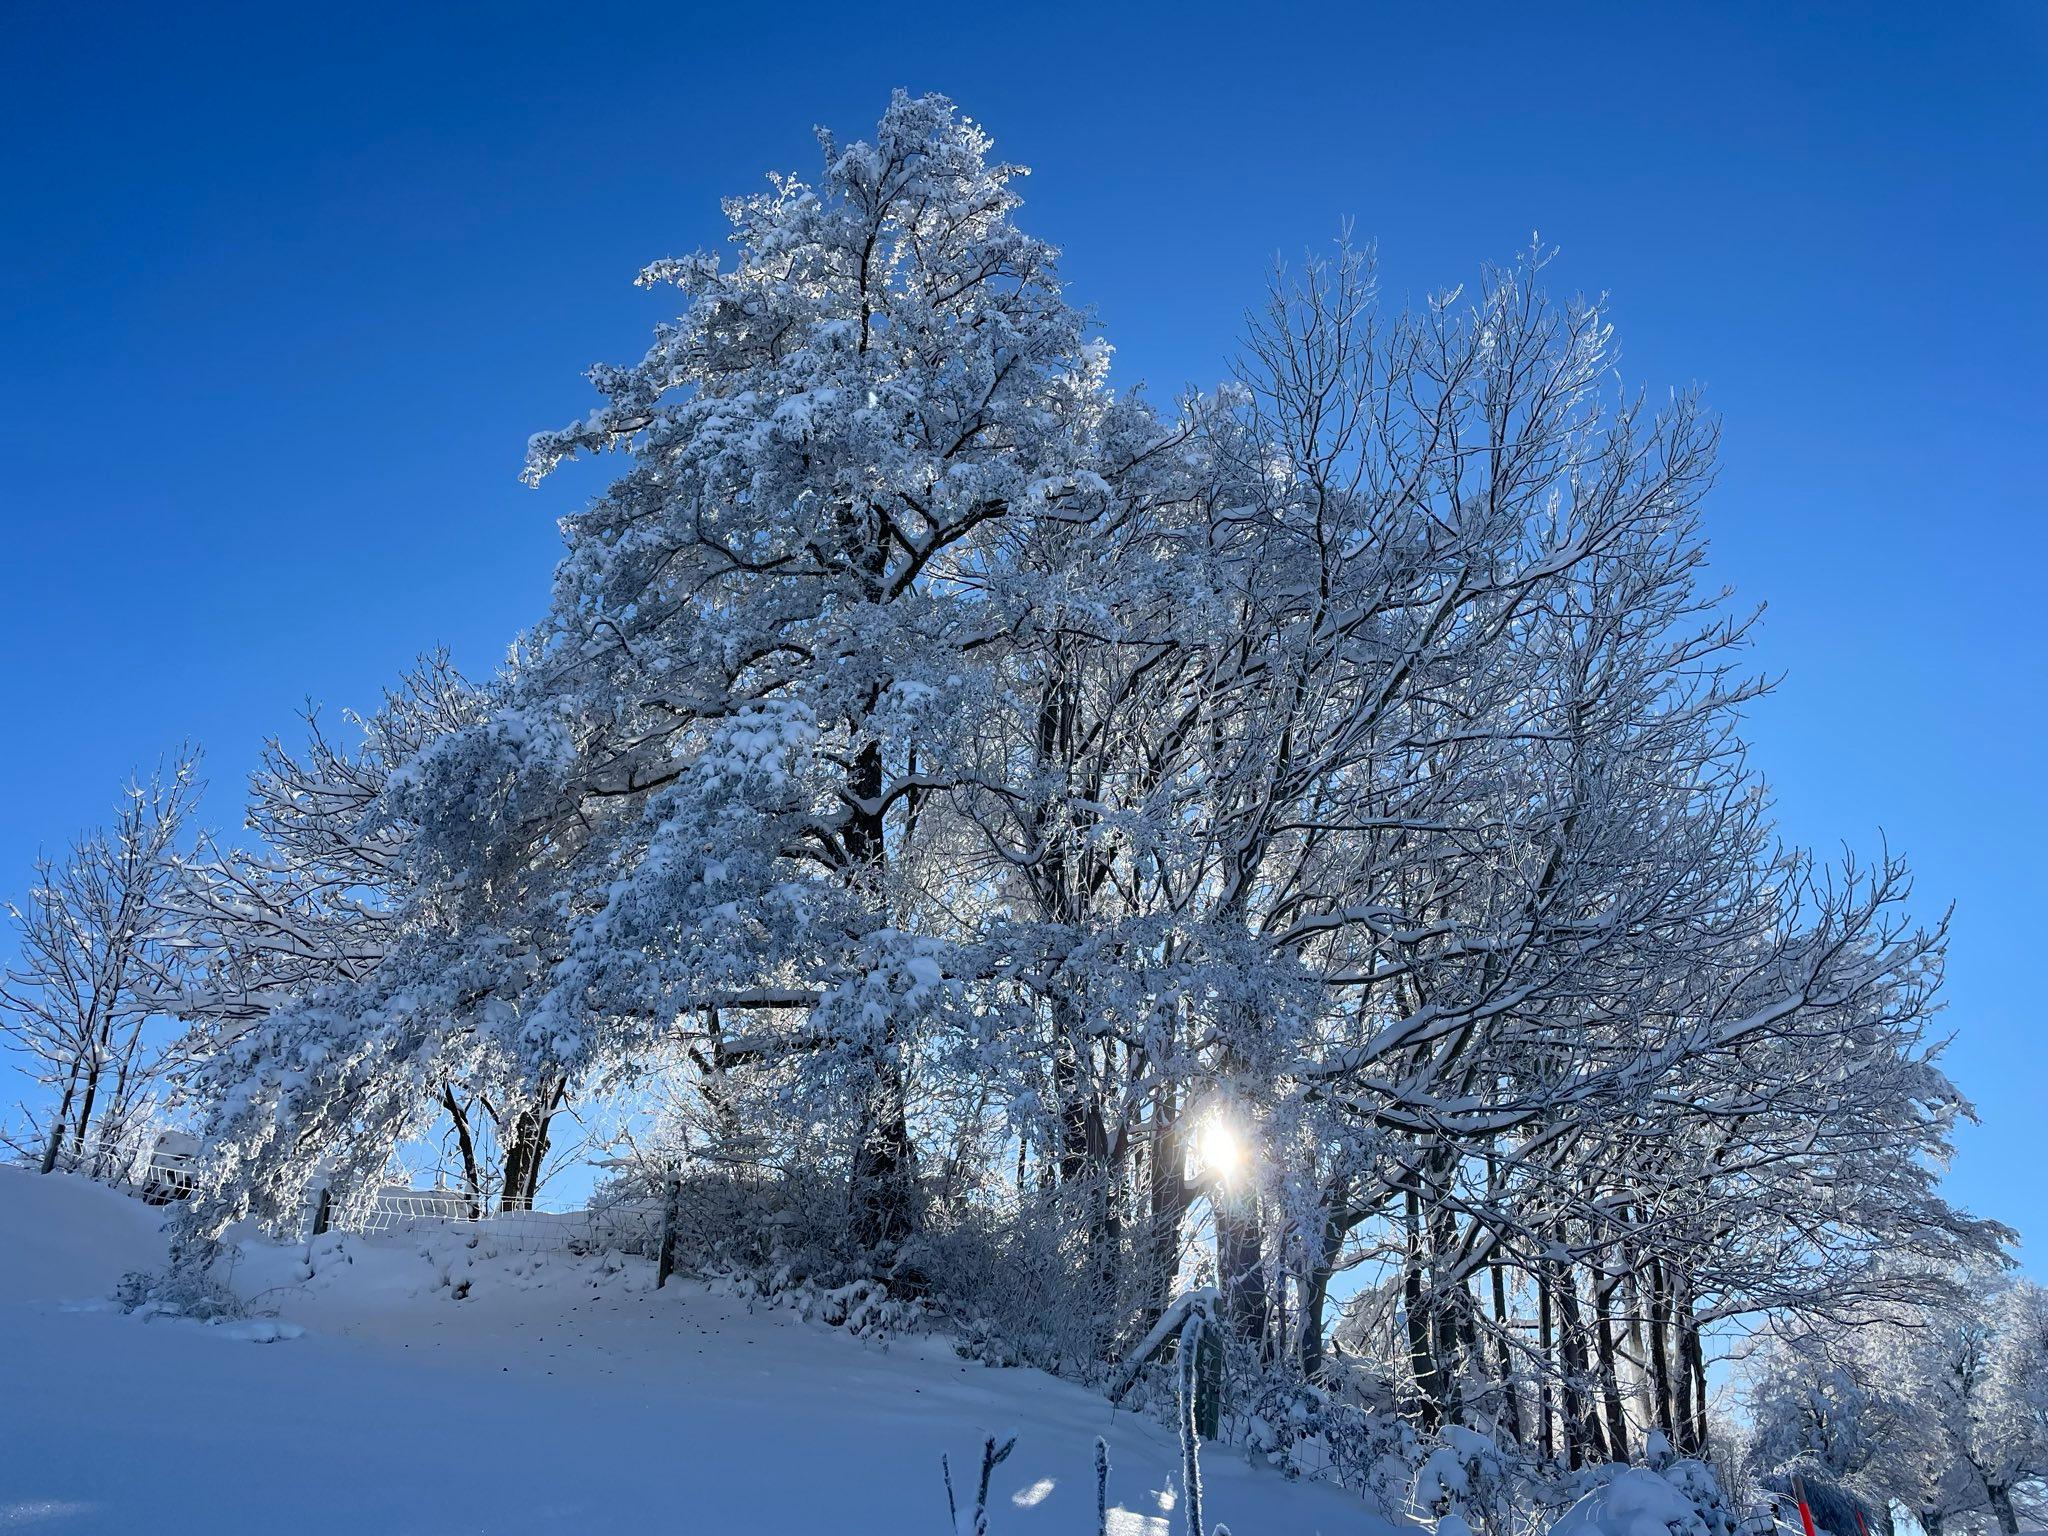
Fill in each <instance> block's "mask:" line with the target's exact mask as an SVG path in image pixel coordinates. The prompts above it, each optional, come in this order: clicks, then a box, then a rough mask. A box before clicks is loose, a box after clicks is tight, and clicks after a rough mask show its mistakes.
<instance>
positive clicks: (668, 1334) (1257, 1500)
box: [0, 1169, 1388, 1536]
mask: <svg viewBox="0 0 2048 1536" xmlns="http://www.w3.org/2000/svg"><path fill="white" fill-rule="evenodd" d="M306 1259H307V1250H306V1249H305V1248H304V1247H303V1246H298V1247H288V1248H286V1247H280V1248H274V1249H267V1250H256V1251H253V1252H251V1253H250V1254H248V1255H247V1256H246V1257H245V1259H244V1261H243V1264H242V1265H241V1267H240V1269H239V1270H238V1273H237V1275H236V1285H237V1289H238V1290H240V1291H242V1292H243V1293H244V1294H249V1293H250V1292H252V1291H257V1290H262V1291H264V1292H265V1294H264V1295H263V1297H262V1302H263V1304H264V1306H265V1307H266V1309H274V1310H275V1312H276V1313H277V1314H278V1316H279V1318H280V1319H281V1320H282V1322H283V1323H285V1324H286V1325H288V1326H286V1327H284V1328H282V1329H281V1330H273V1329H268V1328H258V1329H249V1328H247V1327H232V1326H227V1327H207V1326H203V1325H200V1324H197V1323H192V1322H188V1321H184V1320H181V1319H176V1318H163V1317H158V1318H150V1319H144V1318H142V1317H139V1316H132V1315H124V1314H123V1313H121V1312H119V1311H118V1310H114V1309H112V1308H111V1307H110V1306H108V1305H107V1304H105V1303H104V1301H102V1300H101V1298H104V1297H105V1296H106V1294H107V1292H108V1291H109V1290H110V1289H111V1287H112V1286H113V1285H114V1284H115V1282H116V1281H117V1280H118V1279H119V1277H120V1275H121V1274H122V1273H123V1272H124V1271H125V1270H129V1269H135V1268H140V1267H154V1266H160V1265H161V1264H162V1262H163V1239H162V1237H161V1235H160V1234H159V1232H158V1231H157V1213H156V1212H153V1211H151V1210H149V1209H148V1208H147V1207H145V1206H143V1205H141V1204H139V1203H137V1202H135V1201H132V1200H129V1199H127V1198H126V1197H124V1196H121V1195H118V1194H114V1193H111V1192H109V1191H107V1190H105V1189H102V1188H99V1187H97V1186H95V1185H92V1184H88V1183H84V1182H82V1181H79V1180H74V1179H69V1178H66V1177H63V1176H61V1175H59V1176H53V1177H50V1178H38V1177H36V1176H35V1175H32V1174H28V1173H24V1172H21V1171H19V1170H15V1169H0V1387H4V1390H0V1531H7V1532H13V1531H23V1530H33V1531H51V1532H88V1531H94V1532H97V1531H105V1532H114V1531H119V1532H124V1533H143V1532H149V1533H162V1536H171V1533H179V1532H194V1533H197V1532H205V1533H208V1536H241V1533H254V1532H264V1533H269V1532H273V1531H277V1532H287V1531H288V1532H291V1533H293V1536H324V1533H337V1536H338V1533H347V1536H405V1533H418V1536H425V1533H433V1536H443V1533H452V1532H482V1533H498V1532H508V1533H509V1532H571V1531H573V1532H577V1533H579V1536H582V1533H588V1532H599V1531H607V1532H611V1531H616V1532H633V1533H642V1532H645V1533H654V1532H662V1533H683V1536H698V1533H703V1536H714V1533H726V1532H750V1533H751V1532H760V1533H780V1532H788V1533H792V1536H794V1533H800V1532H801V1533H811V1532H816V1533H826V1532H831V1533H834V1536H882V1533H889V1536H898V1533H909V1532H918V1531H928V1532H932V1533H934V1536H937V1533H940V1532H943V1531H944V1530H945V1529H946V1506H945V1495H944V1492H943V1489H942V1487H941V1484H940V1479H939V1456H940V1453H941V1452H946V1453H949V1454H950V1455H951V1456H952V1458H953V1463H954V1466H955V1468H956V1475H957V1469H959V1468H960V1467H961V1466H962V1464H963V1463H968V1464H972V1463H974V1462H975V1460H976V1458H977V1456H978V1450H979V1446H980V1443H981V1439H982V1437H983V1435H984V1434H985V1433H988V1432H991V1431H994V1432H1000V1433H1005V1434H1008V1433H1014V1434H1015V1435H1016V1436H1017V1449H1016V1451H1015V1453H1014V1454H1013V1455H1012V1456H1011V1458H1010V1459H1009V1460H1008V1461H1007V1462H1006V1463H1004V1464H1003V1466H1002V1467H1001V1468H1000V1469H999V1470H998V1472H997V1480H996V1489H995V1492H996V1497H995V1498H994V1499H993V1500H992V1505H993V1509H994V1517H993V1520H992V1522H991V1530H992V1536H1003V1533H1006V1532H1016V1533H1020V1536H1029V1533H1032V1532H1037V1533H1041V1536H1053V1533H1059V1536H1068V1533H1072V1536H1086V1533H1088V1532H1090V1531H1092V1530H1093V1528H1094V1518H1095V1511H1094V1494H1095V1488H1094V1472H1093V1458H1094V1442H1095V1437H1096V1436H1097V1435H1102V1436H1104V1437H1105V1438H1106V1439H1107V1440H1108V1442H1109V1445H1110V1448H1111V1456H1112V1460H1113V1463H1114V1470H1113V1472H1112V1473H1111V1477H1110V1495H1111V1500H1112V1503H1113V1504H1114V1505H1115V1506H1116V1508H1115V1510H1114V1512H1113V1514H1112V1529H1113V1530H1115V1531H1118V1532H1124V1533H1133V1536H1135V1533H1138V1532H1148V1533H1150V1532H1157V1533H1162V1536H1163V1533H1165V1532H1168V1531H1175V1532H1177V1531H1178V1530H1179V1528H1180V1523H1179V1521H1178V1519H1177V1518H1176V1511H1175V1508H1174V1506H1175V1502H1176V1474H1175V1470H1174V1469H1175V1467H1176V1465H1177V1452H1176V1448H1175V1446H1174V1444H1173V1441H1172V1439H1171V1437H1170V1435H1169V1434H1168V1433H1167V1432H1166V1431H1165V1430H1163V1429H1162V1428H1161V1427H1160V1426H1158V1425H1156V1424H1153V1423H1151V1422H1149V1421H1147V1420H1144V1419H1140V1418H1135V1417H1133V1416H1132V1415H1130V1414H1118V1413H1113V1412H1112V1411H1111V1410H1110V1408H1109V1406H1108V1405H1107V1404H1106V1403H1105V1402H1104V1401H1103V1400H1102V1399H1101V1398H1099V1397H1096V1396H1092V1395H1091V1394H1089V1393H1087V1392H1084V1391H1082V1390H1081V1389H1079V1388H1077V1387H1075V1386H1072V1385H1070V1384H1067V1383H1065V1382H1060V1381H1056V1380H1054V1379H1052V1378H1050V1377H1048V1376H1045V1375H1042V1374H1040V1373H1038V1372H1035V1371H1028V1370H1008V1371H1005V1370H991V1369H988V1368H986V1367H983V1366H980V1365H976V1364H969V1363H966V1362H963V1361H961V1360H960V1359H958V1358H957V1357H956V1356H955V1354H954V1352H953V1351H952V1350H951V1349H950V1348H949V1347H948V1346H947V1344H946V1343H945V1342H944V1341H943V1340H936V1339H926V1338H912V1339H897V1340H895V1341H893V1342H892V1343H890V1344H889V1345H888V1346H887V1347H883V1346H880V1345H877V1344H874V1343H870V1342H864V1341H862V1340H859V1339H855V1338H850V1337H848V1336H847V1335H846V1334H844V1333H843V1332H840V1331H837V1330H832V1329H828V1328H825V1327H824V1326H822V1325H819V1324H812V1323H806V1322H803V1321H801V1320H800V1319H798V1318H797V1317H795V1316H794V1315H792V1314H791V1313H789V1312H787V1311H781V1310H772V1309H765V1308H764V1309H758V1310H756V1309H752V1308H750V1306H749V1303H748V1302H747V1301H745V1300H744V1299H742V1298H740V1297H737V1296H732V1295H722V1294H718V1293H717V1291H716V1290H715V1289H714V1288H710V1287H706V1286H704V1285H700V1284H694V1283H682V1282H675V1281H672V1282H671V1283H670V1285H669V1286H668V1287H667V1288H666V1289H664V1290H662V1291H660V1292H655V1291H653V1290H652V1289H651V1282H652V1275H651V1273H650V1269H649V1266H647V1265H646V1264H645V1263H644V1262H642V1261H640V1260H637V1259H626V1260H624V1261H623V1264H622V1265H621V1264H620V1263H619V1262H617V1261H613V1262H612V1263H610V1264H607V1263H606V1262H605V1261H602V1260H598V1259H594V1258H590V1259H585V1258H572V1257H568V1256H565V1255H547V1256H545V1257H537V1256H530V1255H520V1254H517V1253H508V1254H505V1255H502V1256H499V1255H494V1254H493V1253H492V1252H491V1250H490V1247H489V1245H488V1244H484V1245H480V1246H479V1247H477V1248H466V1247H463V1246H462V1244H461V1242H460V1239H459V1237H454V1236H449V1237H444V1238H441V1239H438V1240H437V1241H435V1242H433V1243H430V1244H426V1245H423V1244H422V1242H421V1240H420V1239H418V1238H417V1237H414V1238H393V1239H389V1240H377V1241H367V1240H363V1239H353V1238H328V1239H323V1240H322V1242H321V1243H320V1244H319V1245H317V1246H316V1248H315V1249H314V1251H313V1253H312V1255H311V1259H312V1263H311V1265H310V1268H311V1270H312V1273H311V1276H310V1278H308V1277H307V1269H308V1267H309V1266H308V1265H307V1263H306ZM465 1280H466V1281H468V1282H469V1283H468V1286H467V1295H466V1296H464V1297H463V1298H462V1299H459V1300H458V1299H455V1295H454V1293H455V1291H456V1290H457V1289H461V1288H463V1287H462V1282H463V1281H465ZM294 1327H297V1328H303V1329H304V1332H303V1333H302V1334H300V1335H299V1336H297V1337H291V1336H290V1335H291V1333H292V1330H293V1328H294ZM277 1332H281V1333H282V1334H284V1335H285V1337H282V1338H280V1339H278V1340H277V1341H276V1342H270V1343H263V1342H259V1340H261V1339H263V1338H265V1337H267V1336H269V1335H271V1334H272V1333H277ZM1204 1473H1205V1478H1204V1481H1205V1484H1206V1489H1207V1498H1206V1503H1207V1509H1206V1513H1207V1517H1208V1519H1209V1520H1210V1521H1211V1522H1215V1521H1223V1522H1227V1523H1228V1524H1229V1526H1230V1527H1231V1529H1232V1530H1233V1531H1235V1532H1236V1533H1237V1536H1309V1533H1317V1532H1320V1533H1324V1536H1335V1533H1338V1532H1343V1533H1346V1536H1388V1528H1387V1525H1386V1522H1385V1521H1384V1520H1382V1519H1380V1518H1379V1517H1378V1516H1377V1515H1375V1514H1374V1513H1373V1512H1372V1511H1370V1510H1369V1509H1368V1508H1367V1507H1366V1506H1364V1505H1362V1504H1360V1503H1359V1502H1358V1501H1356V1500H1354V1499H1352V1498H1351V1497H1349V1496H1347V1495H1345V1494H1342V1493H1340V1492H1338V1491H1337V1490H1335V1489H1332V1488H1328V1487H1322V1486H1313V1485H1305V1484H1299V1483H1288V1482H1286V1481H1284V1480H1283V1479H1282V1478H1281V1477H1279V1476H1278V1475H1277V1474H1276V1473H1273V1472H1271V1471H1268V1470H1266V1469H1264V1468H1255V1467H1252V1466H1249V1465H1247V1464H1246V1462H1245V1461H1244V1460H1243V1459H1242V1457H1240V1456H1237V1455H1234V1454H1232V1453H1230V1452H1228V1451H1224V1450H1217V1451H1215V1452H1213V1453H1212V1454H1211V1455H1210V1456H1209V1457H1208V1458H1207V1459H1206V1460H1205V1462H1204Z"/></svg>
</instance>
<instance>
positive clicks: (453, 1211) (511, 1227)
mask: <svg viewBox="0 0 2048 1536" xmlns="http://www.w3.org/2000/svg"><path fill="white" fill-rule="evenodd" d="M316 1204H317V1197H316ZM308 1214H309V1218H310V1215H311V1210H310V1208H309V1213H308ZM312 1225H313V1223H311V1221H310V1220H309V1227H308V1230H310V1229H311V1226H312ZM329 1225H330V1227H331V1228H332V1230H334V1231H338V1232H349V1233H353V1234H355V1235H357V1236H361V1237H379V1236H385V1235H389V1234H394V1233H407V1232H421V1231H446V1230H448V1229H451V1228H460V1229H464V1230H466V1231H467V1232H469V1233H471V1234H473V1235H474V1236H476V1237H477V1238H479V1239H480V1240H483V1241H486V1242H489V1243H490V1244H492V1245H493V1246H494V1247H499V1248H519V1249H523V1250H526V1251H529V1252H536V1253H560V1252H586V1251H587V1252H603V1251H604V1250H605V1249H608V1248H617V1249H620V1250H622V1251H625V1252H636V1253H652V1252H653V1250H654V1244H655V1242H656V1241H657V1239H658V1236H659V1233H660V1229H661V1203H660V1202H659V1201H657V1200H615V1201H608V1202H605V1203H602V1204H600V1205H595V1206H585V1207H580V1208H575V1209H563V1210H539V1209H522V1210H510V1211H501V1210H495V1209H492V1208H491V1207H490V1206H489V1205H488V1204H486V1205H485V1206H484V1207H483V1208H482V1209H481V1210H478V1209H477V1208H476V1206H475V1205H474V1204H473V1203H472V1201H471V1199H470V1196H469V1194H468V1193H467V1192H466V1191H464V1190H456V1189H407V1188H402V1187H397V1186H387V1187H386V1188H383V1189H380V1190H378V1191H377V1193H376V1195H375V1196H374V1197H373V1199H372V1200H371V1202H370V1204H369V1206H368V1208H367V1209H364V1210H362V1211H359V1212H350V1211H348V1210H347V1209H346V1208H345V1207H342V1206H335V1207H332V1208H331V1216H330V1221H329Z"/></svg>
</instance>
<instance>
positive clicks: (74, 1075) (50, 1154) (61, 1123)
mask: <svg viewBox="0 0 2048 1536" xmlns="http://www.w3.org/2000/svg"><path fill="white" fill-rule="evenodd" d="M77 1094H78V1063H77V1062H75V1061H74V1062H73V1063H72V1064H71V1076H70V1077H69V1078H67V1079H66V1080H65V1082H64V1098H63V1101H62V1102H61V1103H60V1104H58V1106H57V1114H56V1118H55V1119H53V1120H52V1121H51V1122H50V1139H49V1141H48V1142H47V1143H46V1144H45V1145H44V1147H43V1166H42V1171H43V1172H44V1173H48V1172H49V1171H50V1170H51V1169H53V1168H55V1167H56V1166H57V1153H58V1151H59V1150H60V1149H61V1148H62V1147H63V1145H64V1127H65V1126H66V1125H67V1124H68V1123H69V1122H70V1119H71V1101H72V1099H73V1098H75V1097H76V1096H77Z"/></svg>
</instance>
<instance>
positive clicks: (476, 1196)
mask: <svg viewBox="0 0 2048 1536" xmlns="http://www.w3.org/2000/svg"><path fill="white" fill-rule="evenodd" d="M441 1105H442V1107H443V1108H444V1109H446V1110H447V1111H448V1118H449V1119H450V1120H452V1121H454V1122H455V1145H456V1149H457V1150H458V1151H459V1152H460V1153H461V1155H462V1181H463V1183H465V1184H467V1185H468V1186H469V1218H470V1220H471V1221H474V1220H476V1218H477V1217H479V1216H481V1215H482V1214H483V1202H484V1176H483V1170H482V1169H481V1168H479V1167H478V1166H477V1160H476V1141H475V1138H473V1137H472V1136H471V1135H470V1133H469V1116H468V1115H467V1114H465V1113H464V1112H463V1109H462V1106H461V1105H460V1104H458V1103H457V1102H456V1100H455V1090H454V1088H453V1087H452V1086H450V1085H449V1084H447V1083H443V1084H442V1085H441Z"/></svg>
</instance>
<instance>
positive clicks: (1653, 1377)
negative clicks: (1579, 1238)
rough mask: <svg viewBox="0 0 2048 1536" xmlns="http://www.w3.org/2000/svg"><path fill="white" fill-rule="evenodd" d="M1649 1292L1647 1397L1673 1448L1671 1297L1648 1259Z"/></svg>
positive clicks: (1661, 1274)
mask: <svg viewBox="0 0 2048 1536" xmlns="http://www.w3.org/2000/svg"><path fill="white" fill-rule="evenodd" d="M1644 1278H1645V1283H1646V1284H1647V1285H1648V1287H1649V1292H1650V1309H1649V1310H1650V1397H1651V1402H1652V1404H1653V1411H1654V1412H1655V1414H1656V1416H1657V1427H1658V1428H1659V1429H1660V1430H1662V1431H1663V1432H1664V1438H1665V1439H1667V1440H1669V1441H1671V1443H1672V1444H1673V1445H1676V1444H1677V1443H1678V1429H1677V1424H1676V1421H1675V1419H1674V1417H1673V1414H1672V1409H1671V1349H1670V1334H1671V1297H1670V1294H1669V1293H1668V1292H1667V1291H1666V1290H1665V1289H1664V1266H1663V1264H1662V1263H1661V1262H1659V1261H1658V1260H1656V1259H1651V1260H1650V1261H1649V1262H1648V1264H1647V1265H1646V1266H1645V1275H1644Z"/></svg>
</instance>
